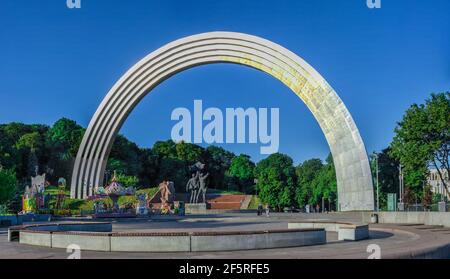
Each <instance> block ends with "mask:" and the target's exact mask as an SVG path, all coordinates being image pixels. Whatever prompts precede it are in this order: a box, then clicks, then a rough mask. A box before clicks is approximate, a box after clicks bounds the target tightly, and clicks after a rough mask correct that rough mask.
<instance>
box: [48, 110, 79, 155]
mask: <svg viewBox="0 0 450 279" xmlns="http://www.w3.org/2000/svg"><path fill="white" fill-rule="evenodd" d="M84 132H85V129H84V128H83V127H81V126H80V125H78V124H77V123H76V122H75V121H73V120H70V119H67V118H61V119H59V120H58V121H56V122H55V124H53V126H52V127H51V128H50V130H49V131H48V132H47V140H48V144H49V145H50V146H51V147H52V149H53V150H55V151H57V152H58V157H61V158H62V159H64V160H68V159H70V158H73V157H75V156H76V155H77V152H78V148H79V146H80V143H81V140H82V138H83V135H84Z"/></svg>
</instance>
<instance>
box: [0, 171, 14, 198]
mask: <svg viewBox="0 0 450 279" xmlns="http://www.w3.org/2000/svg"><path fill="white" fill-rule="evenodd" d="M16 187H17V180H16V174H15V172H14V171H12V170H5V169H3V168H0V204H5V203H6V202H8V201H9V200H11V199H12V198H13V197H14V194H15V192H16Z"/></svg>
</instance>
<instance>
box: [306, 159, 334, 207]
mask: <svg viewBox="0 0 450 279" xmlns="http://www.w3.org/2000/svg"><path fill="white" fill-rule="evenodd" d="M311 184H312V188H313V192H312V196H311V198H310V199H309V203H310V204H318V203H319V204H320V203H321V202H322V198H323V199H324V200H327V201H328V202H329V203H330V206H331V207H334V208H337V204H336V202H337V180H336V170H335V167H334V162H333V157H332V156H331V154H330V155H328V157H327V159H326V164H325V165H324V166H323V167H322V169H321V170H320V171H319V173H318V174H317V175H316V177H315V178H314V180H313V181H312V182H311ZM328 210H331V208H328Z"/></svg>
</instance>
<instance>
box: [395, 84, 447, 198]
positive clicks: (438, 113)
mask: <svg viewBox="0 0 450 279" xmlns="http://www.w3.org/2000/svg"><path fill="white" fill-rule="evenodd" d="M391 148H392V151H391V154H392V156H393V157H395V158H396V159H397V160H399V161H400V162H401V164H402V165H403V167H404V172H405V184H406V186H408V187H409V188H410V190H411V191H413V192H414V193H416V194H417V193H420V192H421V188H422V185H423V181H425V178H426V174H427V172H428V167H429V166H432V167H434V168H436V169H437V170H438V174H439V176H441V177H443V172H442V171H441V169H446V170H447V171H450V166H449V155H450V93H449V92H447V93H440V94H432V95H431V98H430V99H428V100H426V102H425V104H421V105H417V104H413V105H412V106H411V107H410V108H409V109H408V110H407V111H406V113H405V115H404V116H403V119H402V121H400V122H399V123H398V125H397V127H396V128H395V137H394V140H393V141H392V143H391ZM443 181H444V180H443ZM448 186H449V185H447V184H446V183H445V182H444V187H445V189H446V190H447V192H448Z"/></svg>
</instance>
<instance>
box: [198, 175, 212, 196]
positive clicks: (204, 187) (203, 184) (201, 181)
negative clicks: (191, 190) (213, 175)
mask: <svg viewBox="0 0 450 279" xmlns="http://www.w3.org/2000/svg"><path fill="white" fill-rule="evenodd" d="M208 176H209V173H206V174H200V176H199V178H198V179H199V185H200V187H199V189H198V192H197V198H196V203H198V199H199V197H200V194H202V197H203V203H206V191H207V190H208V186H207V185H206V179H207V178H208Z"/></svg>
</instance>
